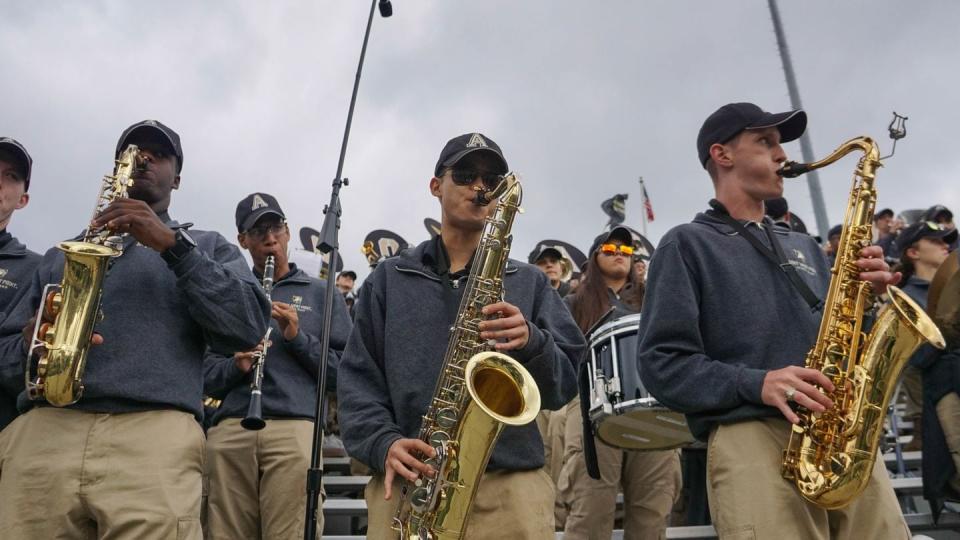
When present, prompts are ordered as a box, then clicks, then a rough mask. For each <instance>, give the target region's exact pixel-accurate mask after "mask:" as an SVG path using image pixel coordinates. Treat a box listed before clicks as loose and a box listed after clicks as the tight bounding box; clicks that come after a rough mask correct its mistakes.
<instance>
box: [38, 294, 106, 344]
mask: <svg viewBox="0 0 960 540" xmlns="http://www.w3.org/2000/svg"><path fill="white" fill-rule="evenodd" d="M44 302H46V300H44ZM40 311H41V317H40V318H41V320H40V330H39V332H37V333H36V334H39V335H36V334H35V333H34V331H35V330H36V328H37V317H36V315H35V316H33V317H30V320H28V321H27V324H26V326H24V327H23V330H22V331H21V332H22V333H23V349H24V352H26V351H29V350H30V344H31V343H33V340H34V339H39V340H41V341H42V340H43V338H44V334H45V333H46V331H47V329H48V328H50V326H51V325H53V323H54V315H53V314H51V313H50V312H49V310H47V309H42V310H40ZM90 344H91V345H102V344H103V336H101V335H100V334H98V333H96V332H94V333H93V334H91V335H90ZM44 350H45V349H43V348H38V349H37V350H36V352H39V354H41V355H43V354H44Z"/></svg>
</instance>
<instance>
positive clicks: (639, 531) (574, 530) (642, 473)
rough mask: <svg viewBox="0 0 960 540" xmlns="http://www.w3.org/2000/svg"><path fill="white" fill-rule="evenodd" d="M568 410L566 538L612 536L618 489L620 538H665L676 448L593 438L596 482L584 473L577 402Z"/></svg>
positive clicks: (676, 477) (676, 474)
mask: <svg viewBox="0 0 960 540" xmlns="http://www.w3.org/2000/svg"><path fill="white" fill-rule="evenodd" d="M571 405H572V406H573V407H575V408H572V409H569V410H568V414H567V419H566V432H565V434H564V455H565V460H564V472H563V474H562V475H561V491H562V492H563V498H564V500H565V501H566V503H567V504H568V505H569V513H568V514H567V522H566V526H565V527H564V532H563V537H564V539H565V540H578V539H589V540H600V539H603V540H607V539H609V538H610V537H611V536H612V534H613V522H614V512H615V511H616V507H617V493H618V492H619V491H620V488H621V486H622V488H623V530H624V536H623V537H624V539H626V540H639V539H658V538H666V532H667V525H668V521H669V518H670V511H671V510H672V509H673V505H674V503H675V502H676V501H677V498H678V497H679V496H680V489H681V487H682V484H683V478H682V475H681V472H680V451H679V450H667V451H662V452H625V451H624V450H621V449H619V448H613V447H611V446H607V445H606V444H604V443H602V442H600V441H599V440H596V439H595V441H596V447H597V461H598V465H599V466H600V480H594V479H593V478H591V477H590V475H589V474H587V465H586V461H585V459H584V455H583V421H582V415H581V413H580V402H579V400H574V402H573V403H572V404H571Z"/></svg>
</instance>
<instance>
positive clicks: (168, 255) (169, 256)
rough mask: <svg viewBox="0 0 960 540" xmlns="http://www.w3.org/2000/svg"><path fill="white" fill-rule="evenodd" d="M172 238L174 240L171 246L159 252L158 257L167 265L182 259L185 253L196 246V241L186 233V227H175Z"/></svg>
mask: <svg viewBox="0 0 960 540" xmlns="http://www.w3.org/2000/svg"><path fill="white" fill-rule="evenodd" d="M174 239H175V240H176V241H175V242H174V244H173V246H172V247H171V248H170V249H168V250H166V251H164V252H163V253H161V254H160V257H161V258H162V259H163V260H164V261H166V263H167V264H169V265H174V264H177V263H178V262H180V261H182V260H183V258H184V257H186V256H187V253H190V251H191V250H192V249H193V248H195V247H197V241H196V240H194V239H193V237H191V236H190V235H189V234H188V233H187V231H186V229H177V232H176V234H175V235H174Z"/></svg>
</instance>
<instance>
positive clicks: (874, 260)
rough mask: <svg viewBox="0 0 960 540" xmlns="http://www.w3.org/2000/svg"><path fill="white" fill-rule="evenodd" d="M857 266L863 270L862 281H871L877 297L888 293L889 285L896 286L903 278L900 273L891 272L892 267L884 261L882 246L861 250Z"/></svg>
mask: <svg viewBox="0 0 960 540" xmlns="http://www.w3.org/2000/svg"><path fill="white" fill-rule="evenodd" d="M857 266H858V267H859V268H860V270H863V271H862V272H860V279H862V280H864V281H869V282H870V284H871V285H872V286H873V293H874V294H876V295H881V294H884V293H886V292H887V285H896V284H897V283H899V282H900V278H902V277H903V275H902V274H901V273H900V272H894V273H891V272H890V265H888V264H887V261H885V260H884V258H883V248H882V247H880V246H867V247H865V248H863V249H861V250H860V258H859V259H857Z"/></svg>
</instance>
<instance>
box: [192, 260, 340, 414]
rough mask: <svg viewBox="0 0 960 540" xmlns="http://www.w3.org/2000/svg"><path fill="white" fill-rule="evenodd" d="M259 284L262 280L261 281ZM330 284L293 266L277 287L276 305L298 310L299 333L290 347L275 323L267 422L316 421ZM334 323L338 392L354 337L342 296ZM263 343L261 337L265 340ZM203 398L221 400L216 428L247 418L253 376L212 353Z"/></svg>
mask: <svg viewBox="0 0 960 540" xmlns="http://www.w3.org/2000/svg"><path fill="white" fill-rule="evenodd" d="M257 277H258V278H260V276H257ZM326 290H327V285H326V283H324V282H322V281H320V280H318V279H315V278H312V277H310V276H308V275H307V274H306V273H304V272H303V270H299V269H297V266H296V265H295V264H293V263H291V264H290V272H288V273H287V275H286V276H283V277H281V278H280V279H279V280H277V282H276V283H274V286H273V292H272V295H271V296H272V300H274V301H279V302H284V303H287V304H290V305H292V306H293V307H294V309H296V310H297V318H298V320H299V326H300V331H299V333H298V334H297V335H296V336H295V337H294V338H293V339H291V340H289V341H287V340H286V339H284V337H283V332H281V330H280V324H279V323H278V322H277V321H275V320H273V319H271V320H270V325H271V326H272V327H273V332H272V333H271V334H270V341H271V342H272V344H271V345H270V348H269V349H267V361H266V362H265V363H264V370H263V417H264V418H267V419H270V418H303V419H308V420H313V418H314V416H315V415H316V402H317V373H318V370H319V367H320V356H321V355H322V353H323V350H322V349H321V338H320V336H321V333H320V329H321V326H322V325H323V305H324V301H325V297H326ZM331 317H332V318H331V323H330V354H329V355H328V357H327V389H328V390H333V389H334V388H336V380H337V364H339V363H340V355H341V354H342V352H343V348H344V346H345V345H346V344H347V336H349V335H350V328H351V323H350V315H349V313H348V312H347V305H346V304H345V303H344V301H343V295H342V294H340V293H339V292H334V294H333V312H332V315H331ZM261 337H262V336H261ZM203 369H204V385H203V390H204V393H205V394H206V395H208V396H210V397H214V398H217V399H222V400H223V403H222V404H221V405H220V407H219V408H218V409H217V412H216V413H215V414H214V416H213V420H212V425H216V424H217V423H218V422H220V420H222V419H224V418H230V417H232V418H243V417H244V416H246V415H247V408H248V406H249V404H250V380H251V377H252V375H251V373H243V372H241V371H240V370H239V369H237V367H236V364H235V363H234V361H233V356H232V355H230V356H224V355H221V354H217V353H212V352H211V353H208V354H207V357H206V358H205V359H204V364H203Z"/></svg>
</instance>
